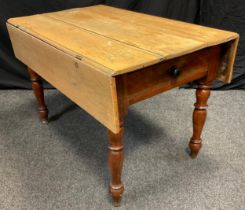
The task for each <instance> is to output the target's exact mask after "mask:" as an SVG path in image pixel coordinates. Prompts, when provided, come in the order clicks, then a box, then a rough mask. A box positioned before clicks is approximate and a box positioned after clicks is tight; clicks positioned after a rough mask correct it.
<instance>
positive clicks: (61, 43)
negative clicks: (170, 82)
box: [8, 15, 161, 75]
mask: <svg viewBox="0 0 245 210" xmlns="http://www.w3.org/2000/svg"><path fill="white" fill-rule="evenodd" d="M8 22H9V23H10V24H12V25H14V26H16V27H18V28H19V29H21V30H22V31H24V32H27V33H29V34H31V35H33V36H34V37H37V38H39V39H41V40H43V41H45V42H46V43H48V44H50V45H51V46H54V47H56V48H59V49H62V50H63V51H64V52H68V53H69V54H72V55H73V56H75V57H77V58H79V59H84V60H86V61H87V62H90V63H91V64H93V65H96V66H98V70H101V69H103V70H104V72H105V73H107V74H109V75H114V74H115V72H117V71H119V72H121V73H123V72H124V71H130V70H132V69H133V70H134V69H137V68H142V67H144V66H149V65H152V64H154V63H158V62H159V61H160V60H161V56H159V55H155V54H154V53H150V52H145V51H142V50H140V49H138V48H136V47H133V46H129V45H125V44H123V43H121V42H118V41H114V40H112V39H110V38H107V37H104V36H99V35H97V34H95V33H92V32H89V31H86V30H83V29H81V28H79V27H76V26H73V25H71V24H67V23H64V22H60V21H57V20H55V19H53V18H50V17H47V16H45V15H34V16H30V17H23V18H16V19H10V20H9V21H8Z"/></svg>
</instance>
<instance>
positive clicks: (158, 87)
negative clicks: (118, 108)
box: [124, 49, 209, 104]
mask: <svg viewBox="0 0 245 210" xmlns="http://www.w3.org/2000/svg"><path fill="white" fill-rule="evenodd" d="M208 55H209V54H208V50H207V49H206V50H202V51H199V52H196V53H193V54H190V55H187V56H183V57H180V58H177V59H173V60H169V61H167V62H162V63H160V64H157V65H154V66H150V67H147V68H145V69H142V70H138V71H135V72H132V73H128V74H126V75H124V80H126V89H127V95H128V100H129V104H133V103H136V102H138V101H141V100H144V99H146V98H148V97H150V96H153V95H156V94H158V93H161V92H163V91H166V90H169V89H172V88H174V87H178V86H180V85H183V84H186V83H188V82H191V81H194V80H197V79H200V78H202V77H204V76H205V75H207V72H208Z"/></svg>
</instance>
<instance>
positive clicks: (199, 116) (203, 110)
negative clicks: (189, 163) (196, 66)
mask: <svg viewBox="0 0 245 210" xmlns="http://www.w3.org/2000/svg"><path fill="white" fill-rule="evenodd" d="M209 96H210V84H209V83H206V82H203V81H200V82H199V86H198V88H197V90H196V99H197V101H196V103H195V104H194V106H195V110H194V112H193V136H192V138H191V140H190V143H189V148H190V150H191V153H190V156H191V158H193V159H194V158H196V157H197V155H198V152H199V151H200V149H201V147H202V140H201V134H202V130H203V126H204V124H205V121H206V116H207V106H208V105H207V101H208V98H209Z"/></svg>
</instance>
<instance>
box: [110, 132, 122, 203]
mask: <svg viewBox="0 0 245 210" xmlns="http://www.w3.org/2000/svg"><path fill="white" fill-rule="evenodd" d="M108 136H109V146H108V148H109V154H108V164H109V169H110V172H111V182H110V188H109V191H110V193H111V195H112V201H113V205H114V206H120V203H121V198H122V194H123V191H124V186H123V183H122V181H121V175H122V168H123V158H124V153H123V128H121V130H120V132H119V133H117V134H114V133H112V132H111V131H110V130H108Z"/></svg>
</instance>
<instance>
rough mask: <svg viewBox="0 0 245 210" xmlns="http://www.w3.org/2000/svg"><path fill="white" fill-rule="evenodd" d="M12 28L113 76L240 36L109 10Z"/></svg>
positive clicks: (27, 21) (81, 11) (24, 21)
mask: <svg viewBox="0 0 245 210" xmlns="http://www.w3.org/2000/svg"><path fill="white" fill-rule="evenodd" d="M8 23H9V24H11V25H13V26H15V27H17V28H19V29H20V30H22V31H23V32H26V33H28V34H30V35H32V36H34V37H36V38H38V39H41V40H42V41H44V42H46V43H48V44H50V45H52V46H54V47H56V48H57V49H59V50H62V51H63V52H65V53H68V54H70V55H72V56H75V57H76V58H77V59H80V60H83V61H85V62H88V63H90V64H91V65H94V66H96V67H98V68H96V69H97V70H98V71H101V72H104V73H105V74H106V75H109V76H114V75H119V74H123V73H127V72H131V71H135V70H137V69H141V68H143V67H146V66H150V65H152V64H156V63H159V62H161V61H165V60H169V59H172V58H176V57H178V56H182V55H185V54H188V53H191V52H194V51H197V50H200V49H203V48H206V47H209V46H214V45H218V44H221V43H226V42H229V41H231V40H238V37H239V35H238V34H236V33H233V32H228V31H223V30H218V29H213V28H208V27H203V26H198V25H194V24H189V23H184V22H180V21H175V20H170V19H165V18H160V17H156V16H151V15H146V14H140V13H136V12H132V11H127V10H123V9H117V8H113V7H109V6H104V5H97V6H91V7H85V8H76V9H70V10H64V11H60V12H54V13H46V14H38V15H33V16H28V17H19V18H12V19H10V20H8Z"/></svg>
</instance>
